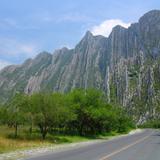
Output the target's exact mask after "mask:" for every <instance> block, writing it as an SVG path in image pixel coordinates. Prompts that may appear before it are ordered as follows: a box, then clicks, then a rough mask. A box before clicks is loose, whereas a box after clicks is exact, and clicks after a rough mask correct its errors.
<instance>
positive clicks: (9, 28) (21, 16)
mask: <svg viewBox="0 0 160 160" xmlns="http://www.w3.org/2000/svg"><path fill="white" fill-rule="evenodd" d="M153 9H160V0H0V69H2V68H3V67H4V66H6V65H10V64H21V63H22V62H23V61H24V60H25V59H27V58H34V57H35V55H37V54H38V53H40V52H42V51H48V52H51V53H53V52H54V50H55V49H59V48H62V47H68V48H73V47H74V46H75V45H76V44H77V43H78V42H79V41H80V40H81V38H82V37H83V36H84V34H85V32H86V31H88V30H90V31H91V32H92V33H93V35H104V36H106V37H107V36H108V35H109V34H110V32H111V30H112V28H113V27H114V26H116V25H118V24H119V25H122V26H124V27H126V28H127V27H128V26H129V25H130V24H131V23H133V22H137V21H138V19H139V18H140V17H141V16H142V15H143V14H144V13H146V12H148V11H150V10H153Z"/></svg>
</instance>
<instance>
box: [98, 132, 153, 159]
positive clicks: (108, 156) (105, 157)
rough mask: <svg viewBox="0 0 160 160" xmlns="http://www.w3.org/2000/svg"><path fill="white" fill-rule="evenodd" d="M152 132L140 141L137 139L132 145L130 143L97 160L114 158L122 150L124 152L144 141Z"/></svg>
mask: <svg viewBox="0 0 160 160" xmlns="http://www.w3.org/2000/svg"><path fill="white" fill-rule="evenodd" d="M153 132H154V131H152V133H151V134H150V135H148V136H145V137H143V138H142V139H139V140H137V141H135V142H134V143H131V144H129V145H127V146H125V147H123V148H121V149H119V150H116V151H114V152H112V153H110V154H108V155H106V156H104V157H102V158H100V159H99V160H107V158H110V157H112V156H114V155H116V154H118V153H120V152H122V151H124V150H126V149H128V148H130V147H132V146H134V145H136V144H138V143H140V142H142V141H144V140H145V139H147V138H149V137H150V136H151V135H152V134H153Z"/></svg>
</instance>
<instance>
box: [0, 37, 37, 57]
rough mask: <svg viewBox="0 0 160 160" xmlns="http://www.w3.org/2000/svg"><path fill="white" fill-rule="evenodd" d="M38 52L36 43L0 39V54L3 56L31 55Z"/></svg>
mask: <svg viewBox="0 0 160 160" xmlns="http://www.w3.org/2000/svg"><path fill="white" fill-rule="evenodd" d="M38 52H39V49H38V47H37V45H35V44H33V43H32V44H30V43H22V42H19V41H17V40H14V39H4V38H2V39H0V54H1V57H3V56H10V57H11V58H17V57H24V58H25V57H26V58H28V57H33V56H34V55H35V54H37V53H38Z"/></svg>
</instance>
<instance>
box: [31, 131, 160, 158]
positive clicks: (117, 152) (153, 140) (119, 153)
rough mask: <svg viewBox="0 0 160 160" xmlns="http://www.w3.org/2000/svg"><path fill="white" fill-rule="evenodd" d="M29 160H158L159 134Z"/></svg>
mask: <svg viewBox="0 0 160 160" xmlns="http://www.w3.org/2000/svg"><path fill="white" fill-rule="evenodd" d="M29 160H160V132H159V131H157V130H149V129H148V130H145V131H144V132H142V133H137V134H134V135H129V136H125V137H121V138H118V139H113V140H110V141H106V142H101V143H97V144H94V145H89V146H85V147H80V148H74V149H73V148H72V149H70V150H68V151H61V152H57V153H49V154H47V155H43V156H40V157H35V158H31V159H29Z"/></svg>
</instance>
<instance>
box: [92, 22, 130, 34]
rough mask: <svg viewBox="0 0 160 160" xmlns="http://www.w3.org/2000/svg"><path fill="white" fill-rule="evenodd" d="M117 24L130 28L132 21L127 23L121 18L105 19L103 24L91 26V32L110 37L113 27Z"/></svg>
mask: <svg viewBox="0 0 160 160" xmlns="http://www.w3.org/2000/svg"><path fill="white" fill-rule="evenodd" d="M116 25H121V26H123V27H125V28H128V27H129V26H130V23H125V22H123V21H122V20H120V19H110V20H105V21H103V22H102V23H101V24H99V25H96V26H93V27H92V28H91V32H92V33H93V35H103V36H106V37H108V36H109V34H110V33H111V31H112V28H113V27H115V26H116Z"/></svg>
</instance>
